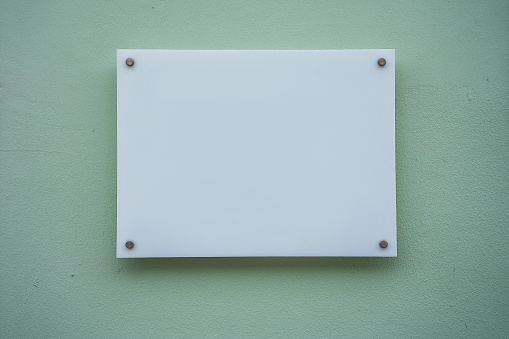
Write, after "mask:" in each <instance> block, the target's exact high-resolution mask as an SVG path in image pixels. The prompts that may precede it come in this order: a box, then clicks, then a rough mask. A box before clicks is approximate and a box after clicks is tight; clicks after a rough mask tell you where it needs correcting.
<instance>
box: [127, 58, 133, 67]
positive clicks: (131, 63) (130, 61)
mask: <svg viewBox="0 0 509 339" xmlns="http://www.w3.org/2000/svg"><path fill="white" fill-rule="evenodd" d="M125 64H126V65H127V66H129V67H131V66H132V65H134V60H133V59H132V58H127V59H125Z"/></svg>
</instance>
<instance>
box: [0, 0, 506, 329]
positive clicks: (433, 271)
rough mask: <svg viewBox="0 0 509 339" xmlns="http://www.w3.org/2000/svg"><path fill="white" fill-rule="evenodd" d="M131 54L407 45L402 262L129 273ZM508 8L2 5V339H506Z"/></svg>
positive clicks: (234, 265)
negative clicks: (127, 93)
mask: <svg viewBox="0 0 509 339" xmlns="http://www.w3.org/2000/svg"><path fill="white" fill-rule="evenodd" d="M117 48H161V49H357V48H395V49H396V58H397V66H396V97H397V99H396V115H397V119H396V153H397V154H396V159H397V160H396V161H397V200H398V208H397V211H398V236H399V239H398V247H399V257H398V258H325V259H323V258H312V259H309V258H307V259H306V258H264V259H257V258H250V259H242V258H233V259H139V260H138V259H136V260H132V259H131V260H129V259H115V235H116V212H115V206H116V201H115V199H116V193H115V191H116V78H115V73H116V64H115V55H116V49H117ZM508 99H509V2H507V1H457V2H449V1H447V2H446V1H436V2H431V1H425V2H417V1H412V2H409V1H383V2H382V1H369V2H364V1H363V2H360V1H359V2H353V1H352V2H345V1H327V2H325V1H318V2H316V1H307V2H306V1H299V2H297V1H283V2H280V1H273V0H270V1H248V0H241V1H198V2H191V1H156V0H153V1H126V2H122V1H41V2H35V1H2V2H1V4H0V337H2V338H36V337H37V338H66V337H67V338H70V337H73V338H74V337H83V338H86V337H90V338H99V337H108V338H116V337H118V338H120V337H133V338H140V337H147V338H157V337H171V338H178V337H185V338H192V337H195V338H224V337H233V338H267V337H268V338H288V337H291V338H294V337H304V338H316V337H323V338H332V337H340V336H344V337H374V336H377V337H428V338H429V337H462V338H464V337H472V338H478V337H487V338H502V337H506V338H507V337H509V319H508V315H509V257H508V254H509V245H508V242H509V212H508V205H509V108H508V106H509V105H508V101H509V100H508Z"/></svg>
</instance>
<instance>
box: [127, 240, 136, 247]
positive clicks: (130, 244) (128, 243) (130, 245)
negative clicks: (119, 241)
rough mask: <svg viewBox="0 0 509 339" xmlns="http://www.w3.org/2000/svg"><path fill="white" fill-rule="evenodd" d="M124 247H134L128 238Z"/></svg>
mask: <svg viewBox="0 0 509 339" xmlns="http://www.w3.org/2000/svg"><path fill="white" fill-rule="evenodd" d="M125 247H127V248H128V249H131V248H133V247H134V243H133V242H132V241H131V240H129V241H128V242H126V243H125Z"/></svg>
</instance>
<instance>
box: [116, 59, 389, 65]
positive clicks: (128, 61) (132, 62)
mask: <svg viewBox="0 0 509 339" xmlns="http://www.w3.org/2000/svg"><path fill="white" fill-rule="evenodd" d="M378 63H380V60H379V61H378ZM125 64H126V65H127V66H129V67H131V66H132V65H134V60H133V59H132V58H127V59H125Z"/></svg>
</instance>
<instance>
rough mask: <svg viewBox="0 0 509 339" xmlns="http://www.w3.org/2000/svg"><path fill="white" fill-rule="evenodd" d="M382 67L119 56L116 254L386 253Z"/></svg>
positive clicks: (314, 56) (379, 53)
mask: <svg viewBox="0 0 509 339" xmlns="http://www.w3.org/2000/svg"><path fill="white" fill-rule="evenodd" d="M381 58H383V60H382V59H381ZM379 59H381V60H380V61H379ZM126 60H127V62H126ZM384 60H385V63H384ZM394 72H395V56H394V50H385V49H384V50H299V51H297V50H294V51H291V50H287V51H261V50H258V51H256V50H255V51H212V50H209V51H198V50H128V49H122V50H118V51H117V257H118V258H137V257H251V256H371V257H389V256H390V257H392V256H396V253H397V252H396V182H395V159H394V156H395V155H394V121H395V119H394V74H395V73H394Z"/></svg>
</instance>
